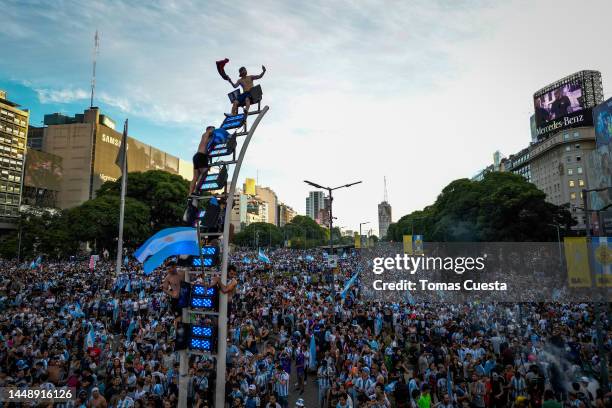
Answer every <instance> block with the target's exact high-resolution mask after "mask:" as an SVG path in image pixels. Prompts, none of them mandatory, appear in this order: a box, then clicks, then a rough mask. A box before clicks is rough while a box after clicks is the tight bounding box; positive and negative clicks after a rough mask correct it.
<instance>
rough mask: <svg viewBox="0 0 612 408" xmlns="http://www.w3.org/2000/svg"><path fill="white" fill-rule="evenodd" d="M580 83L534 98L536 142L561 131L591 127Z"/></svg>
mask: <svg viewBox="0 0 612 408" xmlns="http://www.w3.org/2000/svg"><path fill="white" fill-rule="evenodd" d="M584 99H585V97H584V92H583V87H582V82H581V81H576V80H574V81H572V82H569V83H565V84H561V85H559V86H558V87H556V88H553V89H551V90H550V91H548V92H544V93H538V94H536V95H535V96H534V99H533V103H534V109H535V115H534V116H535V135H534V134H532V138H533V137H534V136H535V138H536V140H541V139H542V138H543V137H545V136H547V135H549V134H551V133H555V132H559V131H561V130H563V129H567V128H573V127H580V126H592V125H593V118H592V116H591V109H590V108H588V109H587V108H586V107H585V103H584Z"/></svg>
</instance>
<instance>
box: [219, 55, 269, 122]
mask: <svg viewBox="0 0 612 408" xmlns="http://www.w3.org/2000/svg"><path fill="white" fill-rule="evenodd" d="M265 73H266V67H264V66H263V65H262V66H261V74H259V75H247V70H246V68H245V67H241V68H240V69H239V70H238V74H240V79H239V80H238V81H236V83H234V82H232V80H231V78H228V82H229V83H230V84H232V86H233V87H234V88H238V87H239V86H241V87H242V93H241V94H240V95H239V96H238V98H236V100H235V101H234V103H233V104H232V115H237V114H238V106H240V105H242V104H243V103H244V113H245V114H246V113H248V112H249V107H250V106H251V89H252V88H253V81H254V80H256V79H260V78H261V77H263V76H264V74H265Z"/></svg>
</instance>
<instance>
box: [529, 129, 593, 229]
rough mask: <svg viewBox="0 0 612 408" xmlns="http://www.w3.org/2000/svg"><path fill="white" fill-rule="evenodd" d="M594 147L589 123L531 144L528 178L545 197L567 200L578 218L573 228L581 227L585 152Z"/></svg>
mask: <svg viewBox="0 0 612 408" xmlns="http://www.w3.org/2000/svg"><path fill="white" fill-rule="evenodd" d="M594 149H595V131H594V129H593V128H592V127H584V128H573V129H571V130H568V131H563V132H559V133H556V134H555V135H553V136H551V137H548V138H547V139H545V140H544V141H542V142H540V143H538V144H536V145H534V146H532V147H531V149H530V152H529V155H530V167H531V182H532V183H533V184H535V185H536V186H537V187H538V189H540V190H542V191H543V192H545V193H546V200H547V201H549V202H551V203H553V204H556V205H565V204H569V206H570V210H571V211H572V215H573V216H574V218H575V219H576V221H577V222H578V225H576V227H575V228H576V229H579V230H584V229H585V224H584V222H585V220H584V211H582V209H581V208H582V207H583V203H582V190H583V189H588V188H589V179H588V177H587V171H588V170H589V169H588V162H589V160H587V155H589V154H592V153H593V150H594Z"/></svg>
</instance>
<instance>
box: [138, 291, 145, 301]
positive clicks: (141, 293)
mask: <svg viewBox="0 0 612 408" xmlns="http://www.w3.org/2000/svg"><path fill="white" fill-rule="evenodd" d="M144 298H145V291H144V289H140V293H139V294H138V299H141V300H142V299H144Z"/></svg>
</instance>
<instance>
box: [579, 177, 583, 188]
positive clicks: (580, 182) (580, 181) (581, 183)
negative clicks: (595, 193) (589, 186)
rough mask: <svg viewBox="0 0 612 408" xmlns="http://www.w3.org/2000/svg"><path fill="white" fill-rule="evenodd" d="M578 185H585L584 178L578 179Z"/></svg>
mask: <svg viewBox="0 0 612 408" xmlns="http://www.w3.org/2000/svg"><path fill="white" fill-rule="evenodd" d="M578 185H579V186H580V187H584V180H582V179H580V180H578Z"/></svg>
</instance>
